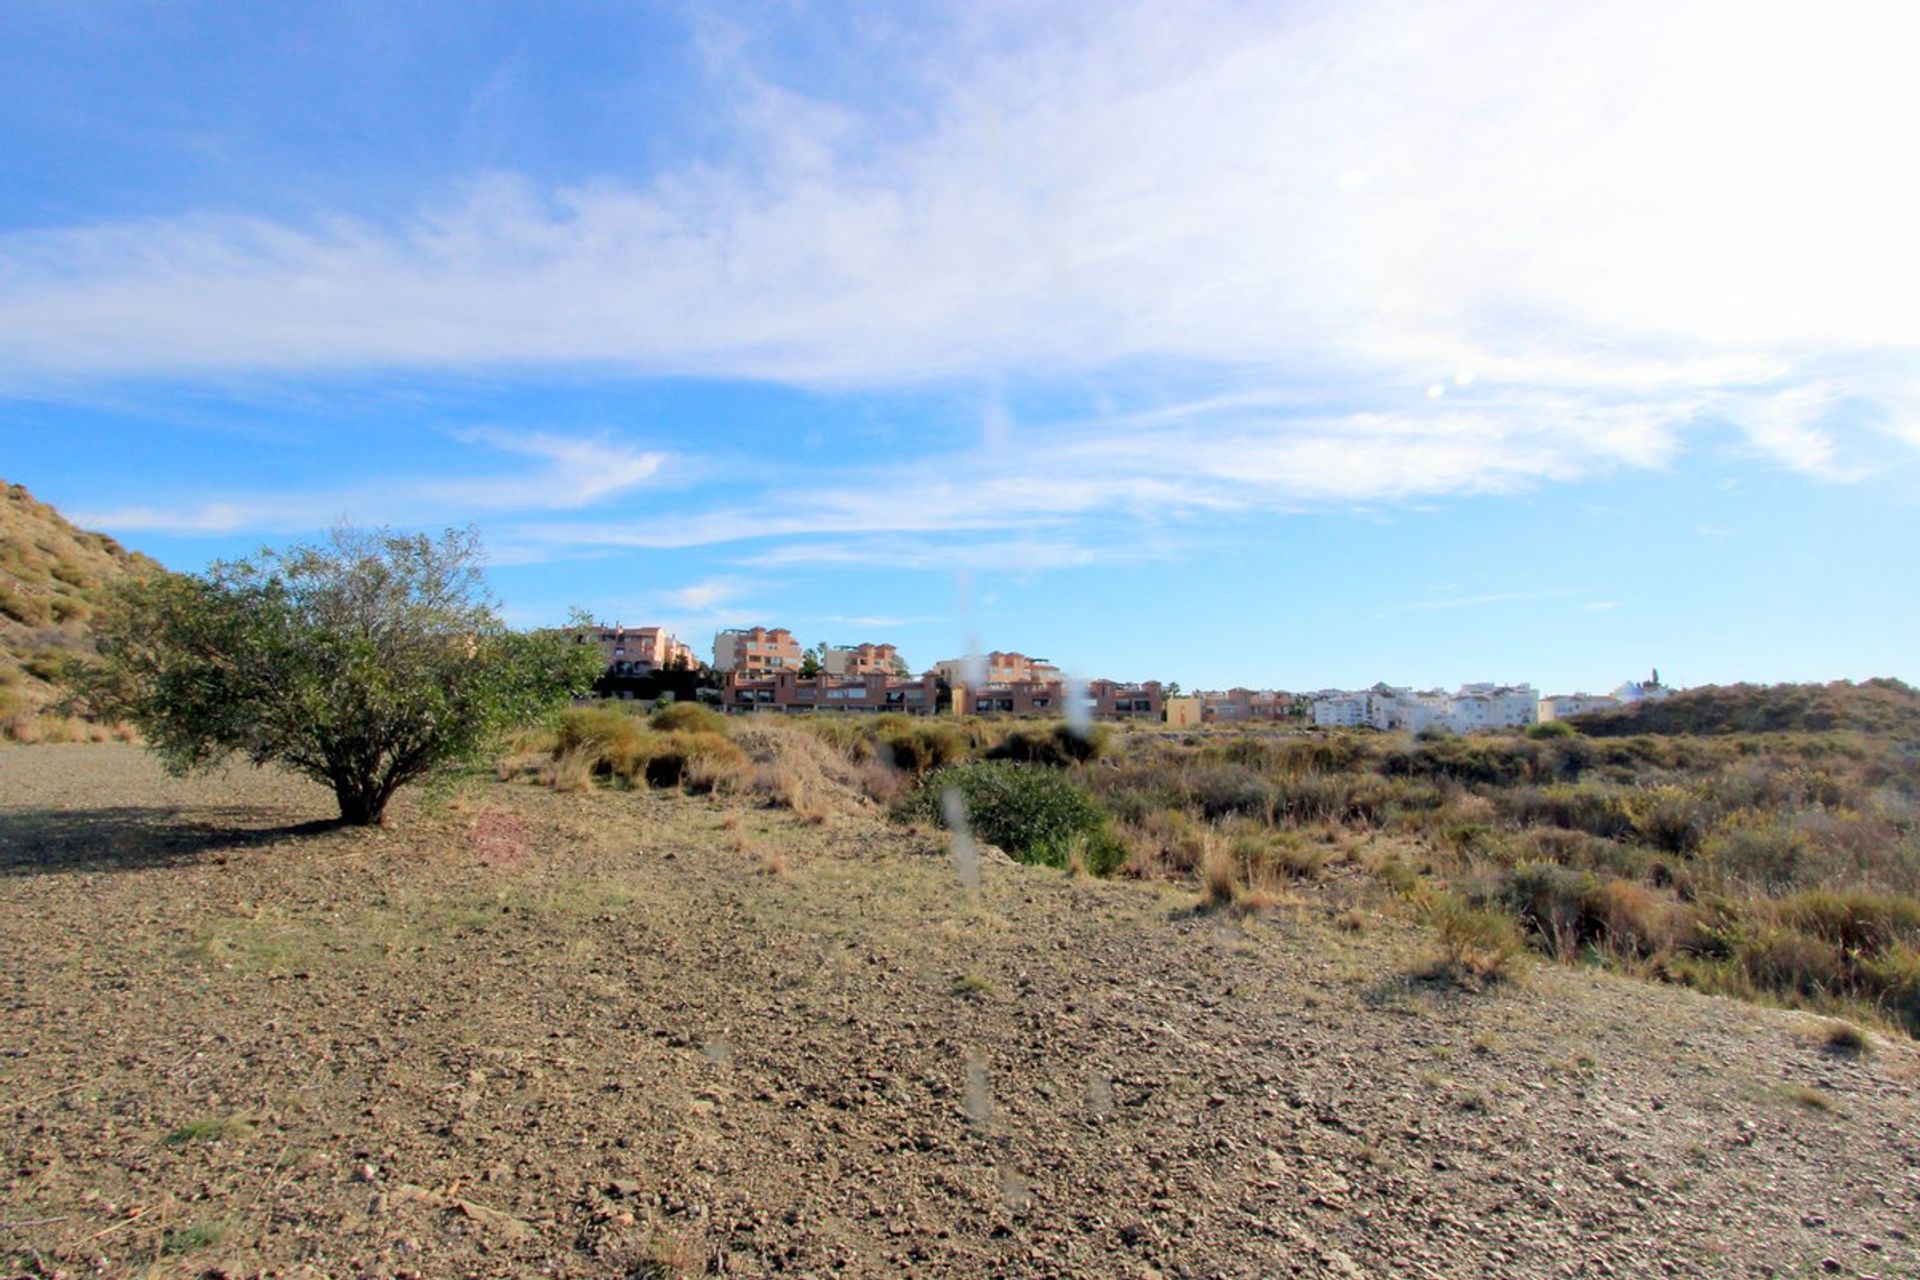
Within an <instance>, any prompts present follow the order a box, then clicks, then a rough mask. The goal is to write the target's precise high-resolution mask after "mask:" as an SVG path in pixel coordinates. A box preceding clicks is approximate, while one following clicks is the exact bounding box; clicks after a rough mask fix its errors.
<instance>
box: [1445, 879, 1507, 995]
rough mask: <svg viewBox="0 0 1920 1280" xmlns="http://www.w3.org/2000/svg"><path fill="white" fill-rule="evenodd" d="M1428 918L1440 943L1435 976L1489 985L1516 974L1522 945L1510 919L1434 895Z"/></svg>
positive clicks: (1472, 983) (1458, 981)
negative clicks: (1514, 970) (1515, 967)
mask: <svg viewBox="0 0 1920 1280" xmlns="http://www.w3.org/2000/svg"><path fill="white" fill-rule="evenodd" d="M1426 915H1427V919H1428V921H1429V923H1431V924H1432V925H1433V926H1434V931H1435V934H1436V935H1437V937H1438V939H1439V942H1440V960H1439V963H1438V964H1437V965H1435V966H1434V967H1433V968H1432V969H1431V970H1430V971H1429V972H1430V974H1431V976H1434V977H1443V978H1448V979H1450V980H1452V981H1454V982H1457V983H1460V984H1461V985H1480V986H1486V985H1489V984H1491V983H1495V982H1500V981H1502V980H1504V979H1506V978H1509V977H1511V976H1512V975H1513V969H1514V965H1515V963H1516V961H1518V959H1519V957H1520V951H1521V945H1522V944H1521V941H1520V932H1519V930H1518V929H1516V928H1515V927H1514V923H1513V920H1512V918H1511V917H1510V916H1507V915H1506V914H1504V913H1502V912H1499V911H1496V910H1494V909H1492V908H1490V907H1475V906H1471V905H1469V904H1468V903H1467V902H1465V901H1464V900H1462V899H1461V898H1459V897H1457V896H1455V895H1453V894H1450V893H1435V894H1433V895H1431V896H1430V897H1429V899H1428V901H1427V904H1426Z"/></svg>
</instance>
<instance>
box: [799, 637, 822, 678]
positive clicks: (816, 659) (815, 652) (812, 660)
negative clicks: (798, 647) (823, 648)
mask: <svg viewBox="0 0 1920 1280" xmlns="http://www.w3.org/2000/svg"><path fill="white" fill-rule="evenodd" d="M820 670H821V660H820V646H819V645H815V646H813V648H811V649H804V650H802V651H801V653H800V678H801V679H802V680H811V679H813V678H814V677H815V676H817V675H819V674H820Z"/></svg>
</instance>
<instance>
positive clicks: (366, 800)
mask: <svg viewBox="0 0 1920 1280" xmlns="http://www.w3.org/2000/svg"><path fill="white" fill-rule="evenodd" d="M333 795H334V799H336V800H338V801H339V802H340V821H341V822H342V823H344V824H345V825H347V826H349V827H377V826H379V825H380V824H381V823H383V822H385V821H386V817H387V797H386V795H384V794H382V793H381V792H380V790H379V789H378V788H376V787H372V786H359V785H356V784H353V783H348V782H340V783H335V784H334V788H333Z"/></svg>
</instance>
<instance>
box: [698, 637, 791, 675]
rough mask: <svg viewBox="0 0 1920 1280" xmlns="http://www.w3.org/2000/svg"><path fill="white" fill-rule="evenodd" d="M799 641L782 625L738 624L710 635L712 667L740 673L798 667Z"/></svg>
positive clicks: (760, 672)
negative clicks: (712, 635)
mask: <svg viewBox="0 0 1920 1280" xmlns="http://www.w3.org/2000/svg"><path fill="white" fill-rule="evenodd" d="M800 659H801V653H800V642H799V641H798V640H795V639H794V638H793V632H791V631H789V630H787V629H786V628H785V627H774V628H773V629H771V630H769V629H768V628H766V627H753V628H750V629H745V630H743V629H741V628H738V627H734V628H730V629H729V630H726V631H722V632H720V633H719V634H718V635H716V636H714V638H713V669H714V670H715V671H718V672H721V673H722V674H726V673H738V674H739V675H742V676H770V675H773V674H774V673H775V672H778V671H793V672H798V671H799V670H800Z"/></svg>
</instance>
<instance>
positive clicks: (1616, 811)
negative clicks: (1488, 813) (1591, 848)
mask: <svg viewBox="0 0 1920 1280" xmlns="http://www.w3.org/2000/svg"><path fill="white" fill-rule="evenodd" d="M1495 802H1496V803H1497V804H1498V805H1499V806H1500V808H1501V810H1502V811H1503V812H1504V813H1505V814H1506V816H1507V817H1508V818H1510V819H1512V820H1513V821H1514V822H1515V823H1517V824H1519V825H1520V826H1528V827H1530V826H1553V827H1562V828H1565V829H1566V830H1568V831H1584V832H1586V833H1587V834H1588V835H1595V836H1600V837H1602V838H1604V839H1608V840H1618V839H1621V838H1623V837H1627V836H1631V835H1634V834H1635V829H1634V824H1633V816H1632V814H1630V813H1629V812H1628V811H1627V807H1626V804H1625V802H1624V799H1623V797H1622V795H1621V793H1620V792H1619V791H1617V790H1615V789H1614V788H1612V787H1607V786H1603V785H1601V784H1597V783H1592V782H1579V783H1554V784H1552V785H1550V786H1545V787H1515V788H1511V789H1509V790H1507V791H1504V792H1501V793H1499V795H1498V797H1497V799H1496V801H1495Z"/></svg>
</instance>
